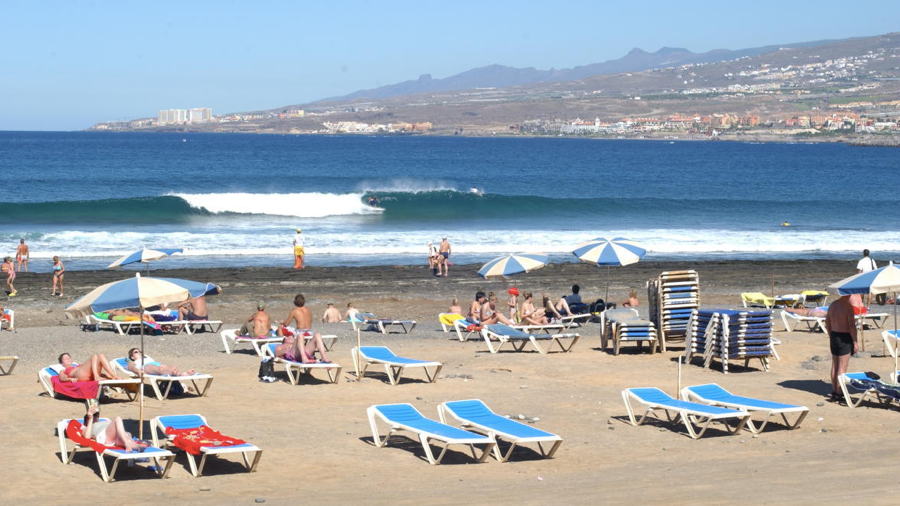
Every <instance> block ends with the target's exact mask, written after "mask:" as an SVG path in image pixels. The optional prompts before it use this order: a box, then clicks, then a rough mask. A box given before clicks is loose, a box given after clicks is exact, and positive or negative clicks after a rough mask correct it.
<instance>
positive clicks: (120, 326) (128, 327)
mask: <svg viewBox="0 0 900 506" xmlns="http://www.w3.org/2000/svg"><path fill="white" fill-rule="evenodd" d="M84 321H85V323H87V324H89V325H96V326H97V328H98V329H102V328H110V329H112V330H115V331H116V332H118V333H119V334H121V335H123V336H124V335H128V333H130V332H131V331H132V330H134V329H137V328H138V325H140V324H141V323H142V322H139V321H136V320H135V321H118V320H105V319H103V318H97V317H96V316H95V315H92V314H89V315H87V316H85V317H84ZM148 325H149V324H148Z"/></svg>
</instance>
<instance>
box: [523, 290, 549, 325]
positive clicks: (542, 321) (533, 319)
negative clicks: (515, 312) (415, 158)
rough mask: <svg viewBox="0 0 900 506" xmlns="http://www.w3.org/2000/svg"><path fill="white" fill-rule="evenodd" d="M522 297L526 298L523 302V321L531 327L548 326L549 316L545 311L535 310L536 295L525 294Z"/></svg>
mask: <svg viewBox="0 0 900 506" xmlns="http://www.w3.org/2000/svg"><path fill="white" fill-rule="evenodd" d="M522 297H524V298H525V300H524V301H523V302H522V321H523V322H525V323H527V324H529V325H546V324H547V316H546V315H545V314H544V310H543V309H535V308H534V294H532V293H531V292H525V293H524V294H523V295H522Z"/></svg>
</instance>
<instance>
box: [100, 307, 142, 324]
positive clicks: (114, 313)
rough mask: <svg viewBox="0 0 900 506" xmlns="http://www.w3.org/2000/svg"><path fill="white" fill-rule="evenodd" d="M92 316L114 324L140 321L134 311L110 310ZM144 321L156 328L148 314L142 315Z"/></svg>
mask: <svg viewBox="0 0 900 506" xmlns="http://www.w3.org/2000/svg"><path fill="white" fill-rule="evenodd" d="M94 316H96V317H97V318H100V319H101V320H109V321H114V322H136V321H138V320H139V319H140V316H141V314H140V313H139V312H138V311H135V310H134V309H111V310H109V311H103V312H100V313H94ZM143 319H144V321H145V322H147V323H149V324H150V325H151V326H158V325H157V324H156V320H155V319H154V318H153V317H152V316H151V315H149V314H146V313H145V314H144V318H143Z"/></svg>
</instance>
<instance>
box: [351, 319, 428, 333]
mask: <svg viewBox="0 0 900 506" xmlns="http://www.w3.org/2000/svg"><path fill="white" fill-rule="evenodd" d="M350 324H351V325H353V331H354V332H356V331H357V330H359V329H362V330H366V329H367V328H368V327H370V326H371V327H374V328H375V329H377V330H378V332H381V333H382V334H387V333H389V332H390V330H391V328H393V327H395V326H396V327H400V328H401V329H403V333H404V334H409V333H410V332H412V331H413V330H414V329H415V328H416V321H415V320H388V319H380V318H370V319H367V320H362V321H360V320H355V319H354V320H350Z"/></svg>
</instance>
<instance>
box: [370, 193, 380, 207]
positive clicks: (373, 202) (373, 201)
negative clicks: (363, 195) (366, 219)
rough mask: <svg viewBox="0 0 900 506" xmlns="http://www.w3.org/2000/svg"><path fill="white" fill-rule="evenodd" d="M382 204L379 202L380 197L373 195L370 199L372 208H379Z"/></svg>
mask: <svg viewBox="0 0 900 506" xmlns="http://www.w3.org/2000/svg"><path fill="white" fill-rule="evenodd" d="M380 204H381V201H380V200H378V195H372V196H371V197H369V205H370V206H372V207H378V206H379V205H380Z"/></svg>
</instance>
